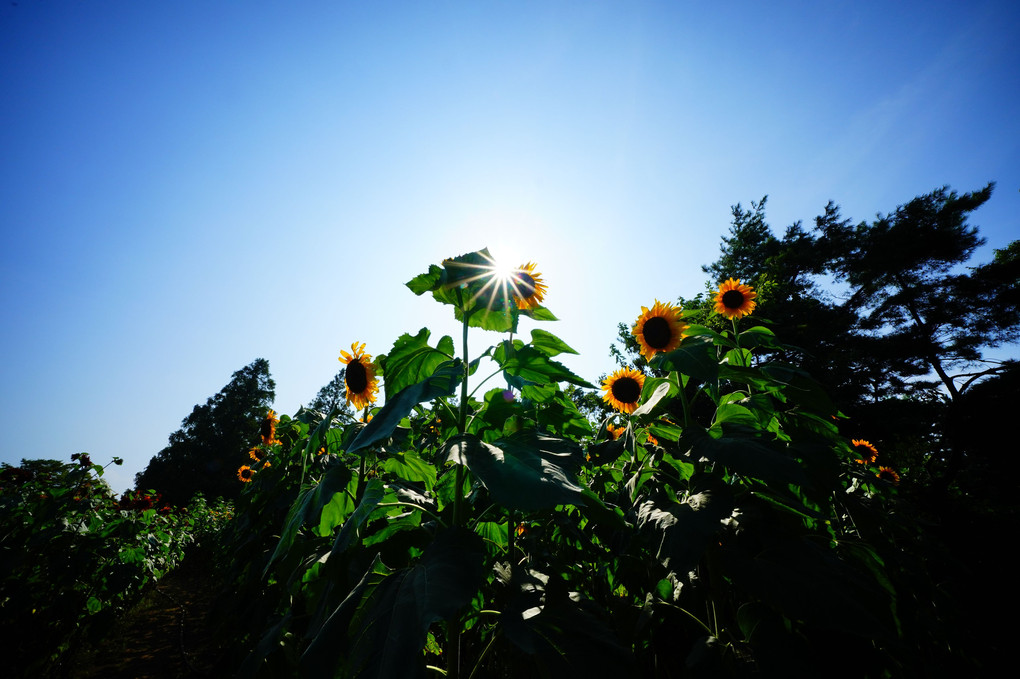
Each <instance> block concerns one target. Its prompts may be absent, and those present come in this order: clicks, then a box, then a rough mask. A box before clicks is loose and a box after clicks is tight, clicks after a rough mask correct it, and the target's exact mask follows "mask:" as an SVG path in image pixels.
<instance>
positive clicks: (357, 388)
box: [340, 342, 379, 410]
mask: <svg viewBox="0 0 1020 679" xmlns="http://www.w3.org/2000/svg"><path fill="white" fill-rule="evenodd" d="M351 351H352V352H353V353H351V354H348V353H347V352H346V351H341V352H340V353H341V354H342V356H341V358H340V361H341V362H342V363H345V364H347V369H346V370H345V371H344V386H345V387H346V391H347V395H346V398H347V402H348V403H350V404H351V405H352V406H354V408H355V409H357V410H361V409H362V408H366V407H368V406H370V405H372V404H373V403H375V401H376V398H377V395H378V393H379V380H378V378H376V375H375V364H373V363H372V356H371V354H367V353H365V343H364V342H362V343H361V344H360V345H359V344H358V343H357V342H355V343H353V344H351Z"/></svg>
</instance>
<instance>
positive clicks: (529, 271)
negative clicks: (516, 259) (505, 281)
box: [510, 262, 548, 309]
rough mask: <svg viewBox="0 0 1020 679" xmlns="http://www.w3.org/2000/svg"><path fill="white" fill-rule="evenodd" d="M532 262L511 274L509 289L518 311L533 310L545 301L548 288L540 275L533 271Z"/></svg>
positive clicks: (533, 265)
mask: <svg viewBox="0 0 1020 679" xmlns="http://www.w3.org/2000/svg"><path fill="white" fill-rule="evenodd" d="M536 266H537V265H536V264H535V263H533V262H528V263H527V264H521V265H520V266H519V267H518V268H517V271H515V272H513V274H512V275H511V280H510V287H511V288H512V294H513V297H514V302H516V303H517V308H518V309H534V308H535V307H537V306H539V304H540V303H541V302H542V300H544V299H545V293H546V291H547V290H548V286H546V284H545V283H544V282H543V281H542V274H540V273H539V272H537V271H535V267H536Z"/></svg>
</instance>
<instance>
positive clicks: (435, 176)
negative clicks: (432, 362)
mask: <svg viewBox="0 0 1020 679" xmlns="http://www.w3.org/2000/svg"><path fill="white" fill-rule="evenodd" d="M1017 35H1020V3H1017V2H1015V0H1005V1H995V2H980V1H979V2H973V3H959V2H916V3H908V2H897V3H871V2H859V1H857V2H826V3H814V2H798V3H787V2H746V3H728V2H725V3H701V2H680V1H679V0H678V1H675V2H632V3H624V2H514V3H508V2H470V3H468V2H461V3H452V2H406V3H399V2H380V3H353V2H350V3H345V2H301V3H289V2H244V3H241V2H209V1H198V0H195V1H175V2H166V1H164V2H155V1H152V2H129V1H127V0H123V1H113V0H108V1H102V0H90V1H88V2H84V1H71V0H63V1H60V2H56V1H42V0H16V2H4V3H3V5H2V6H0V229H2V235H3V249H2V255H0V301H2V304H3V321H2V325H0V399H2V400H0V407H2V412H3V414H4V418H5V422H6V426H5V432H4V436H3V437H2V439H0V440H2V442H0V461H7V462H13V463H17V461H18V460H20V459H21V458H23V457H26V458H37V457H50V458H57V459H63V460H67V459H68V457H69V455H70V454H71V453H74V452H79V451H88V452H90V453H91V454H92V458H93V459H94V460H95V461H97V462H99V461H102V462H105V461H108V460H109V459H110V458H111V457H112V456H114V455H117V456H121V457H123V458H124V459H125V461H126V462H125V465H124V467H122V468H111V470H110V475H109V476H108V478H109V480H110V481H111V482H112V485H113V487H114V489H116V490H117V491H121V490H123V489H124V488H127V487H128V486H130V485H132V483H133V475H134V473H135V472H137V471H139V470H140V469H141V468H142V467H144V465H145V464H146V463H147V461H148V459H149V458H150V457H151V456H152V455H153V454H155V453H156V452H158V451H159V450H160V449H161V448H162V447H163V446H164V445H165V444H166V441H167V436H168V435H169V434H170V433H171V432H172V431H174V430H175V429H177V428H178V427H179V426H180V421H181V420H182V418H184V417H185V416H187V415H188V414H189V413H190V412H191V409H192V407H193V406H194V405H195V404H197V403H202V402H204V401H205V399H206V398H208V397H209V396H211V395H212V394H214V393H215V392H216V391H218V390H219V389H220V388H221V387H222V386H223V385H225V384H226V383H227V381H228V380H229V379H230V375H231V373H232V372H233V371H235V370H237V369H239V368H241V367H242V366H244V365H246V364H248V363H249V362H251V361H252V360H253V359H255V358H256V357H264V358H266V359H268V360H269V362H270V365H271V370H272V374H273V377H274V378H275V380H276V384H277V400H276V407H277V410H278V411H281V412H284V413H293V412H295V411H296V410H297V408H298V407H299V406H300V405H301V404H302V403H307V402H308V401H309V400H311V399H312V397H313V396H314V395H315V393H316V391H317V390H318V389H319V387H320V386H322V385H323V384H325V383H326V382H328V381H329V380H330V379H331V378H332V376H333V375H334V374H335V372H336V370H337V369H339V367H340V364H339V363H338V361H337V357H338V356H339V352H340V350H341V349H346V348H349V346H350V344H351V342H353V341H364V342H366V343H367V344H368V350H369V351H370V352H371V353H373V354H378V353H382V352H385V351H387V350H388V349H389V348H390V346H391V345H392V342H393V340H395V339H396V338H397V336H399V335H400V334H401V333H403V332H408V331H410V332H416V331H417V330H418V329H419V328H420V327H422V326H426V325H427V326H429V327H431V328H432V329H433V333H434V335H439V334H444V333H455V332H456V326H455V325H454V323H453V321H452V317H450V316H449V313H448V311H447V310H446V309H441V308H440V307H439V306H438V305H436V304H434V303H433V302H431V301H430V300H428V299H426V298H417V297H415V296H414V295H413V294H411V293H410V291H408V290H407V289H406V288H405V287H404V286H403V284H404V283H405V282H406V281H407V280H409V279H410V278H412V277H413V276H414V275H416V274H418V273H420V272H422V271H424V270H426V269H427V267H428V265H429V264H430V263H433V262H439V261H440V260H441V259H443V258H444V257H448V256H451V255H456V254H460V253H463V252H465V251H469V250H474V249H478V248H481V247H485V246H488V247H489V248H490V250H491V251H492V252H493V253H494V254H496V255H501V256H503V257H506V258H511V259H514V260H519V261H520V262H523V261H526V260H533V261H535V262H537V263H538V265H539V270H540V271H541V272H542V273H543V275H544V277H545V279H546V281H547V282H548V284H549V294H548V296H547V298H546V302H547V305H548V306H549V308H550V309H552V310H553V311H554V312H555V313H556V314H557V315H558V316H559V317H560V318H561V322H560V323H556V324H551V325H550V326H548V329H549V330H552V331H553V332H556V333H557V334H559V335H560V336H561V337H563V338H564V339H565V340H566V341H567V342H568V343H570V344H571V345H573V346H574V347H575V348H576V349H578V350H579V351H580V352H581V356H580V357H572V358H568V359H567V360H566V361H565V362H566V363H567V364H568V365H569V366H570V367H571V368H573V369H574V370H575V371H576V372H578V373H580V374H582V375H583V376H585V377H587V378H588V379H589V380H592V381H594V380H595V379H596V378H597V377H598V375H599V374H600V373H603V372H605V371H606V370H608V369H610V368H611V367H612V366H611V365H610V360H609V358H608V355H607V350H608V346H609V345H610V343H611V342H612V341H613V338H614V335H615V328H616V324H617V323H618V322H620V321H633V320H634V318H636V317H637V315H638V313H639V312H640V306H641V305H646V306H650V305H651V304H652V302H653V300H654V299H656V298H659V299H663V300H666V299H673V298H675V297H676V296H678V295H693V294H695V293H697V292H698V291H699V290H701V289H702V287H703V285H704V282H705V275H704V274H703V273H702V272H701V269H700V267H701V265H702V264H705V263H708V262H711V261H713V260H714V259H715V258H716V256H717V253H718V246H719V242H720V237H721V235H722V234H724V233H725V232H726V229H727V227H728V224H729V217H730V215H729V208H730V206H731V205H732V204H734V203H737V202H741V203H743V204H744V205H745V206H746V205H747V204H748V203H749V201H751V200H757V199H759V198H761V197H762V196H763V195H765V194H768V195H769V202H768V216H769V222H770V223H771V224H772V226H773V228H774V230H776V231H777V232H781V231H782V229H783V228H785V226H787V225H788V224H790V223H791V222H793V221H795V220H804V222H805V223H810V220H811V219H812V218H813V217H814V216H815V215H816V214H818V213H819V212H821V211H822V208H823V206H824V205H825V203H826V202H827V201H828V200H829V199H832V200H835V201H836V202H837V203H839V204H840V205H842V206H843V212H844V214H845V215H846V216H849V217H852V218H854V219H855V220H862V219H869V218H871V217H873V216H874V215H875V213H876V212H889V211H892V210H893V209H895V208H896V206H897V205H899V204H902V203H904V202H906V201H908V200H910V199H911V198H913V197H914V196H915V195H918V194H921V193H926V192H928V191H931V190H932V189H934V188H937V187H939V186H943V185H950V186H952V187H953V188H955V189H957V190H959V191H969V190H974V189H978V188H980V187H982V186H984V184H985V183H987V182H988V181H990V180H994V181H996V182H998V187H997V189H996V191H995V193H994V195H993V197H992V199H991V200H990V201H989V203H988V204H986V205H985V206H984V207H983V208H982V209H981V210H979V211H978V212H977V213H976V214H975V216H974V220H973V221H974V223H976V224H978V225H979V226H980V227H981V231H982V234H983V235H984V236H986V237H987V238H988V240H989V247H988V248H986V249H985V250H983V251H982V253H981V258H982V260H987V259H988V257H989V256H990V248H991V247H993V246H994V247H1001V246H1003V245H1005V244H1006V243H1007V242H1008V241H1010V240H1012V239H1014V238H1017V237H1020V228H1018V219H1017V215H1018V214H1020V192H1018V189H1020V161H1018V159H1020V110H1018V108H1020V107H1018V93H1020V47H1018V44H1020V43H1018V41H1017ZM525 330H526V328H525ZM485 335H486V333H481V332H480V331H479V332H478V333H477V334H475V335H473V336H472V342H473V344H474V345H475V346H478V347H480V346H481V345H482V344H483V342H486V341H495V340H496V339H497V337H496V336H494V335H493V336H491V337H486V336H485Z"/></svg>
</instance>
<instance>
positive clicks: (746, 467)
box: [692, 435, 807, 485]
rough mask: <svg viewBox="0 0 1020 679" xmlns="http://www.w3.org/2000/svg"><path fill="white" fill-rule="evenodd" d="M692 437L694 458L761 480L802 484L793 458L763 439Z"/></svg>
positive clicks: (800, 475)
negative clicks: (702, 458) (715, 463)
mask: <svg viewBox="0 0 1020 679" xmlns="http://www.w3.org/2000/svg"><path fill="white" fill-rule="evenodd" d="M694 439H695V440H694V446H693V449H692V453H693V457H694V459H698V458H700V457H707V458H708V459H709V460H712V461H713V462H717V463H719V464H722V465H724V466H725V467H726V468H727V469H729V470H730V471H732V472H736V473H737V474H741V475H743V476H750V477H753V478H756V479H761V480H762V481H765V482H766V483H779V484H787V483H795V484H798V485H802V484H804V483H805V482H806V481H807V475H806V474H805V473H804V470H803V469H801V467H800V465H798V464H797V461H796V460H794V459H793V458H791V457H789V456H788V455H786V454H784V453H783V452H781V451H780V450H777V449H776V448H774V447H772V446H770V445H768V444H767V443H766V442H765V441H763V440H760V439H753V438H742V437H736V436H721V437H719V438H714V437H712V436H705V435H698V436H695V437H694Z"/></svg>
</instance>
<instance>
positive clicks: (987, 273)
mask: <svg viewBox="0 0 1020 679" xmlns="http://www.w3.org/2000/svg"><path fill="white" fill-rule="evenodd" d="M993 189H994V184H992V183H989V184H988V185H987V186H985V187H983V188H982V189H980V190H977V191H973V192H969V193H963V194H958V193H957V192H956V191H953V190H951V189H950V188H949V187H943V188H939V189H936V190H934V191H932V192H930V193H927V194H925V195H922V196H918V197H916V198H914V199H913V200H911V201H909V202H907V203H906V204H904V205H900V206H898V207H897V208H896V209H895V210H894V211H893V212H891V213H889V214H878V215H877V216H876V218H875V219H873V220H871V221H861V222H859V223H856V224H854V223H853V222H852V221H851V220H850V219H847V218H844V217H843V216H842V214H841V213H840V208H839V206H838V205H836V204H835V203H833V202H831V201H830V202H829V203H828V204H827V205H826V206H825V208H824V211H823V212H822V214H821V215H819V216H818V217H816V218H815V220H814V227H813V228H812V229H810V230H808V229H805V228H804V227H803V226H802V225H801V223H800V222H797V223H794V224H793V225H791V226H789V227H788V228H787V229H786V230H785V232H784V233H783V235H782V236H781V237H777V236H776V235H774V234H773V232H772V229H771V228H770V227H769V225H768V222H767V220H766V214H765V206H766V202H767V196H766V197H764V198H762V199H761V200H760V201H752V202H751V207H750V209H744V208H743V207H742V206H741V205H740V204H737V205H735V206H734V207H733V208H732V222H731V226H730V229H729V233H728V234H727V235H725V236H724V237H723V238H722V244H721V248H720V250H721V251H720V256H719V258H718V259H717V260H716V261H715V262H713V263H711V264H708V265H706V266H704V267H703V270H704V271H705V273H707V274H708V275H709V276H711V280H709V281H708V282H706V289H705V292H703V293H701V294H698V295H697V296H695V297H693V298H688V299H685V298H683V297H679V298H678V302H679V303H680V304H681V305H682V306H683V307H684V309H685V317H684V320H685V322H688V323H698V324H703V325H709V326H713V325H715V326H719V327H722V326H721V325H719V324H720V323H722V322H723V321H724V319H722V318H721V317H719V316H715V315H713V314H712V307H713V302H712V296H713V293H714V290H715V288H716V286H717V285H718V284H719V283H720V282H722V281H724V280H726V279H728V278H731V277H732V278H738V279H741V280H742V281H744V282H745V283H749V284H751V285H752V286H754V288H755V289H756V291H757V293H758V298H757V301H758V302H759V306H758V309H757V310H756V311H755V314H754V317H755V320H756V322H758V323H765V324H767V325H768V326H769V327H770V328H771V329H772V330H773V331H774V332H775V334H776V335H777V336H778V338H779V339H780V341H782V342H783V343H784V345H783V347H782V348H778V349H775V350H773V352H772V354H773V355H772V356H771V358H772V359H773V360H776V359H778V360H782V361H786V362H789V363H793V364H796V365H798V366H800V367H802V368H804V369H806V370H808V371H809V372H810V373H811V374H812V375H813V376H815V377H816V378H817V379H818V380H819V381H821V382H822V383H823V384H824V385H825V387H826V388H827V390H828V391H829V393H830V394H832V395H833V396H834V397H835V400H836V402H837V403H838V404H839V405H840V407H841V408H842V409H843V410H844V412H845V413H847V414H848V415H849V416H850V418H851V422H852V423H853V424H852V426H853V427H854V428H855V431H856V433H857V435H858V436H860V435H863V433H864V431H871V432H872V433H871V434H869V435H870V436H873V437H874V438H880V437H881V438H883V443H885V450H886V451H887V452H889V453H891V458H892V459H895V460H896V461H897V462H898V463H900V464H903V465H906V466H911V467H913V471H914V472H915V478H920V477H924V478H928V479H929V480H930V479H932V478H941V481H940V485H944V484H946V483H949V482H950V481H951V480H952V479H953V478H954V477H955V476H956V474H957V472H958V471H959V469H960V468H961V465H962V464H963V462H962V459H961V457H960V455H961V454H965V453H964V451H963V447H964V445H965V442H964V440H963V439H961V438H960V437H950V436H946V435H945V432H944V431H943V427H942V424H943V422H944V420H945V419H946V418H947V417H949V418H950V419H953V418H954V417H955V416H953V415H952V413H951V412H950V411H952V410H953V408H954V407H955V403H956V402H957V401H958V400H959V399H960V397H961V395H962V394H964V393H965V392H967V391H968V390H969V389H971V388H973V387H974V386H975V385H977V384H979V383H981V382H982V381H985V380H989V379H990V378H992V377H994V376H996V375H1004V374H1006V373H1007V372H1008V371H1010V370H1011V369H1012V368H1013V366H1014V363H1013V362H1010V361H1002V360H997V359H993V358H992V357H990V356H989V354H988V350H989V349H993V348H996V347H1001V346H1003V345H1006V344H1009V343H1012V342H1016V341H1017V339H1018V337H1020V310H1018V309H1020V305H1017V303H1016V300H1017V299H1018V297H1020V241H1013V242H1012V243H1009V244H1008V245H1006V246H1005V247H1003V248H1000V249H997V250H995V251H994V257H993V259H992V261H990V262H986V263H979V264H975V263H973V262H972V259H973V256H974V253H975V252H976V250H977V248H978V247H980V246H981V245H983V244H984V243H985V240H984V239H983V238H981V237H980V236H979V233H978V227H977V226H975V225H973V224H971V223H970V222H969V219H970V217H971V215H972V213H973V212H974V211H975V210H977V209H978V208H979V207H981V205H983V204H984V203H985V202H986V201H987V200H988V199H989V197H990V196H991V194H992V191H993ZM619 340H620V341H619V342H618V346H614V347H613V348H611V352H612V353H613V355H614V356H615V357H616V359H617V361H618V362H619V363H621V364H628V363H629V364H634V365H636V366H638V367H640V368H645V367H646V364H645V362H644V360H643V358H642V357H641V356H639V355H638V353H637V344H636V343H635V341H634V339H633V338H632V337H631V335H630V325H629V324H624V323H621V324H620V333H619ZM763 353H764V352H763ZM776 354H779V355H778V356H777V355H776ZM995 384H1005V382H1001V381H995V380H993V381H992V382H991V383H990V384H989V386H988V387H987V388H985V389H983V390H982V392H983V393H984V392H986V391H988V390H994V385H995ZM986 398H987V397H986ZM897 458H898V459H897ZM886 459H889V458H888V457H887V458H886Z"/></svg>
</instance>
